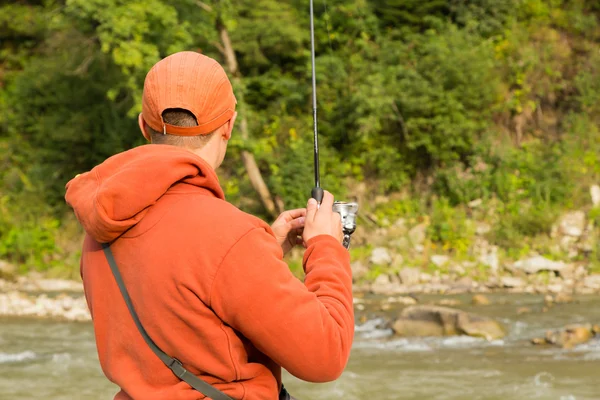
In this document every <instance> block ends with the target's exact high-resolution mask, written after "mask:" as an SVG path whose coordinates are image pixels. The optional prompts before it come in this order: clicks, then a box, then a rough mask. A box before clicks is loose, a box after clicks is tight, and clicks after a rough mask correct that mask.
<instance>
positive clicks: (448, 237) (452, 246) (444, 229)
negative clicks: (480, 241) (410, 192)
mask: <svg viewBox="0 0 600 400" xmlns="http://www.w3.org/2000/svg"><path fill="white" fill-rule="evenodd" d="M474 235H475V230H474V227H473V226H472V224H471V223H470V221H469V220H467V215H466V212H465V210H464V209H462V208H457V207H452V206H451V205H450V202H449V201H448V199H446V198H444V197H442V198H440V199H439V200H438V199H434V202H433V204H432V215H431V225H430V226H429V227H428V236H429V237H430V238H431V240H432V241H434V242H437V243H440V244H441V245H442V248H443V249H444V250H445V251H454V252H456V253H457V254H463V253H465V252H466V251H467V250H468V248H469V247H470V245H471V244H472V239H473V236H474Z"/></svg>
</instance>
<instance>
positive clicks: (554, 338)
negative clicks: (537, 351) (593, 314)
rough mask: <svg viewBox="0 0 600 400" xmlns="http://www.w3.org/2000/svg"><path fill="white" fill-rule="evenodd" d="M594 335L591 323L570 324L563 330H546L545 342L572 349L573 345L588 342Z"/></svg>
mask: <svg viewBox="0 0 600 400" xmlns="http://www.w3.org/2000/svg"><path fill="white" fill-rule="evenodd" d="M592 337H594V332H593V330H592V325H591V324H585V325H579V324H576V325H568V326H566V327H565V328H564V329H562V330H557V331H548V332H546V337H545V338H544V339H545V342H546V344H551V345H554V346H559V347H562V348H563V349H572V348H573V347H575V346H577V345H580V344H583V343H586V342H588V341H589V340H590V339H591V338H592Z"/></svg>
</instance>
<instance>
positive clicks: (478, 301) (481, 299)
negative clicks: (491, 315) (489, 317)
mask: <svg viewBox="0 0 600 400" xmlns="http://www.w3.org/2000/svg"><path fill="white" fill-rule="evenodd" d="M471 304H473V305H475V306H489V305H490V304H491V302H490V299H488V298H487V297H486V296H484V295H482V294H476V295H474V296H473V298H472V299H471Z"/></svg>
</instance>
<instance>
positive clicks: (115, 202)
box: [65, 144, 225, 243]
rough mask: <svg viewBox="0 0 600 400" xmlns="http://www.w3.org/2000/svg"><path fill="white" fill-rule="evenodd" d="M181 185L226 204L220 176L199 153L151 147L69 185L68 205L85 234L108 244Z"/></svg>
mask: <svg viewBox="0 0 600 400" xmlns="http://www.w3.org/2000/svg"><path fill="white" fill-rule="evenodd" d="M177 183H186V184H190V185H193V186H197V187H201V188H204V189H207V190H209V191H210V192H212V193H213V194H214V196H215V197H218V198H220V199H224V198H225V196H224V194H223V190H222V189H221V186H220V185H219V180H218V178H217V175H216V173H215V171H214V170H213V169H212V167H210V166H209V165H208V164H207V163H206V161H204V160H203V159H202V158H200V157H199V156H197V155H195V154H194V153H192V152H190V151H188V150H185V149H182V148H178V147H174V146H168V145H158V144H148V145H145V146H140V147H136V148H134V149H132V150H129V151H125V152H123V153H119V154H117V155H115V156H112V157H110V158H109V159H107V160H106V161H104V162H103V163H102V164H100V165H98V166H96V167H95V168H94V169H92V170H91V171H89V172H86V173H83V174H81V175H78V176H76V177H75V178H73V179H72V180H71V181H70V182H69V183H67V186H66V189H67V193H66V196H65V199H66V201H67V204H69V206H71V207H72V208H73V210H74V211H75V215H76V216H77V219H78V220H79V222H80V223H81V225H82V226H83V228H84V229H85V231H86V232H87V233H88V234H89V235H90V236H91V237H93V238H94V239H95V240H96V241H98V242H100V243H108V242H111V241H113V240H115V239H116V238H118V237H119V236H121V235H122V234H123V233H124V232H125V231H127V230H128V229H130V228H131V227H133V226H134V225H135V224H137V223H138V222H139V221H140V220H141V219H142V218H144V216H145V215H146V213H147V212H148V209H149V208H150V207H151V206H152V205H154V204H155V203H156V201H157V200H158V199H160V198H161V197H162V195H164V194H165V193H166V192H167V191H168V190H169V188H170V187H172V186H173V185H175V184H177Z"/></svg>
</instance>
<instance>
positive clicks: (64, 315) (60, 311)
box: [0, 265, 91, 321]
mask: <svg viewBox="0 0 600 400" xmlns="http://www.w3.org/2000/svg"><path fill="white" fill-rule="evenodd" d="M6 269H7V268H6V265H5V266H4V271H5V273H4V275H3V276H4V277H5V278H7V275H8V274H7V273H6ZM0 316H20V317H40V318H56V319H63V320H68V321H89V320H90V319H91V317H90V313H89V310H88V307H87V304H86V302H85V298H84V296H83V286H82V284H81V282H76V281H70V280H64V279H44V278H42V277H41V276H40V275H37V274H33V275H29V276H19V277H14V276H13V277H11V278H9V279H0Z"/></svg>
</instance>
